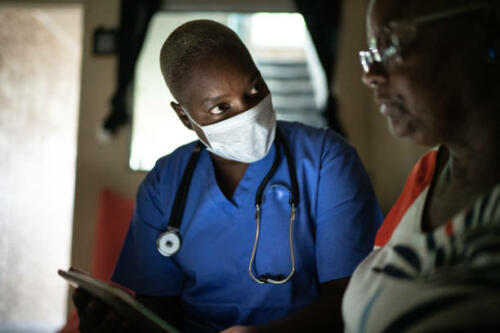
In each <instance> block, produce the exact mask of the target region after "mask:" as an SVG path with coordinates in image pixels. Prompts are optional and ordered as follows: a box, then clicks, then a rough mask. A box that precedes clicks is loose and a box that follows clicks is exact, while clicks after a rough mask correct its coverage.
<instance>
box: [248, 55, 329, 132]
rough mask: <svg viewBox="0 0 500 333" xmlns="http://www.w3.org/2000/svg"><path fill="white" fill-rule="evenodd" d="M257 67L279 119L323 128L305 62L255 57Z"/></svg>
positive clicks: (322, 118)
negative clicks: (271, 97)
mask: <svg viewBox="0 0 500 333" xmlns="http://www.w3.org/2000/svg"><path fill="white" fill-rule="evenodd" d="M256 62H257V67H258V68H259V70H260V72H261V74H262V77H263V78H264V80H265V81H266V83H267V86H268V87H269V90H270V91H271V94H272V96H273V106H274V108H275V110H276V112H277V115H278V119H282V120H288V121H298V122H301V123H304V124H308V125H312V126H316V127H324V126H326V121H325V119H324V117H323V116H322V115H321V110H319V109H318V107H317V106H316V102H315V97H314V96H315V95H314V88H313V85H312V83H311V76H310V73H309V70H308V68H307V63H306V62H305V61H283V60H263V59H257V61H256Z"/></svg>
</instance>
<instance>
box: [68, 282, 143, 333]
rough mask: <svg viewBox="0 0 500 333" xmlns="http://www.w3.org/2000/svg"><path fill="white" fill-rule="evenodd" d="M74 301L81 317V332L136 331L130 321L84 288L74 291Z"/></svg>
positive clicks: (79, 327) (79, 326)
mask: <svg viewBox="0 0 500 333" xmlns="http://www.w3.org/2000/svg"><path fill="white" fill-rule="evenodd" d="M73 303H74V304H75V307H76V312H77V313H78V317H79V319H80V324H79V325H78V329H79V331H80V333H100V332H103V333H104V332H135V331H136V330H135V329H134V327H133V325H132V323H131V322H130V321H128V320H125V319H124V318H122V317H120V316H119V315H118V314H117V313H116V312H114V311H113V310H112V309H111V308H110V307H109V306H108V305H107V304H105V303H103V302H102V301H101V300H99V299H98V298H95V297H93V296H92V295H90V294H89V293H88V292H87V291H85V290H84V289H82V288H77V289H76V290H75V291H74V292H73Z"/></svg>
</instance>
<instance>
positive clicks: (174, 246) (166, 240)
mask: <svg viewBox="0 0 500 333" xmlns="http://www.w3.org/2000/svg"><path fill="white" fill-rule="evenodd" d="M156 248H157V249H158V252H160V254H162V255H164V256H165V257H171V256H173V255H174V254H176V253H177V252H178V251H179V249H180V248H181V238H180V237H179V234H178V233H177V232H176V231H165V232H164V233H162V234H160V236H158V238H157V239H156Z"/></svg>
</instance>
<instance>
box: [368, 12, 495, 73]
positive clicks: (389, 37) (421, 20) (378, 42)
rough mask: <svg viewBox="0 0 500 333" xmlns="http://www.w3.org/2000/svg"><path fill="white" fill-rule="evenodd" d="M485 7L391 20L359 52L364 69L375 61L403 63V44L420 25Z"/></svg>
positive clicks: (414, 33)
mask: <svg viewBox="0 0 500 333" xmlns="http://www.w3.org/2000/svg"><path fill="white" fill-rule="evenodd" d="M485 8H488V4H487V3H484V2H483V3H477V4H472V5H469V6H463V7H458V8H454V9H449V10H446V11H441V12H437V13H432V14H428V15H424V16H420V17H417V18H414V19H410V20H401V21H392V22H389V24H388V25H387V26H385V27H383V28H382V29H380V30H379V32H378V33H377V36H376V37H372V38H370V41H369V43H368V44H369V49H368V50H365V51H360V52H359V58H360V61H361V66H362V67H363V71H364V72H365V73H368V72H369V71H370V67H371V66H372V65H373V64H374V63H375V62H377V63H380V64H382V65H383V66H384V67H386V68H387V66H388V65H390V64H401V63H402V62H403V56H402V51H403V46H404V45H408V44H409V43H411V42H412V41H414V40H415V38H416V37H417V31H418V29H417V28H418V26H420V25H423V24H426V23H430V22H435V21H439V20H443V19H447V18H451V17H455V16H458V15H461V14H465V13H469V12H472V11H476V10H482V9H485Z"/></svg>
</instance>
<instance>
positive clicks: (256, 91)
mask: <svg viewBox="0 0 500 333" xmlns="http://www.w3.org/2000/svg"><path fill="white" fill-rule="evenodd" d="M258 93H259V89H258V88H257V85H255V86H253V87H252V89H251V90H250V92H249V93H248V94H249V95H250V96H253V95H257V94H258Z"/></svg>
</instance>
